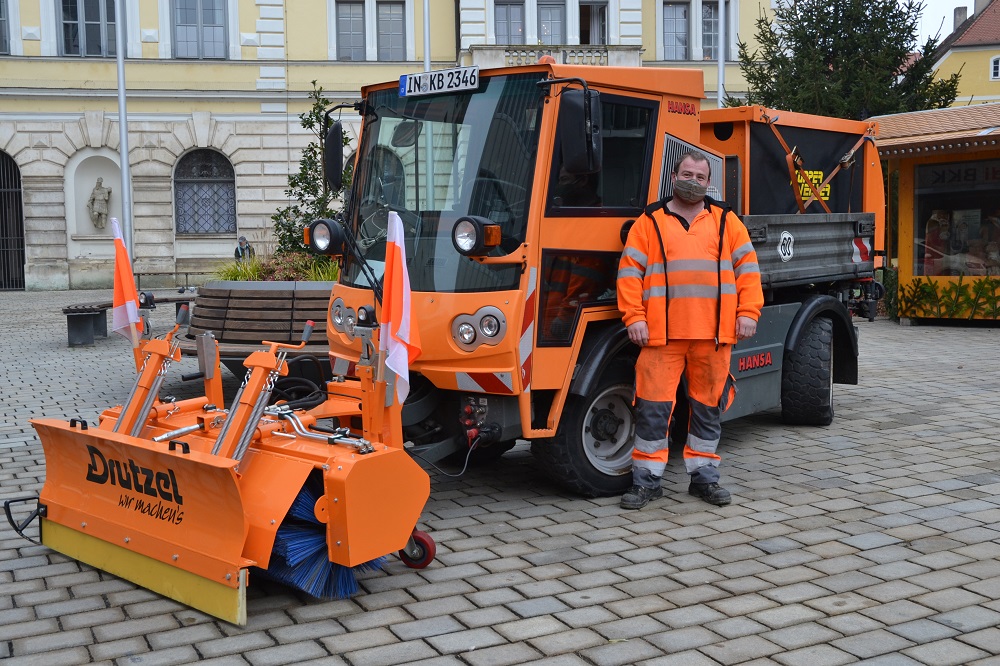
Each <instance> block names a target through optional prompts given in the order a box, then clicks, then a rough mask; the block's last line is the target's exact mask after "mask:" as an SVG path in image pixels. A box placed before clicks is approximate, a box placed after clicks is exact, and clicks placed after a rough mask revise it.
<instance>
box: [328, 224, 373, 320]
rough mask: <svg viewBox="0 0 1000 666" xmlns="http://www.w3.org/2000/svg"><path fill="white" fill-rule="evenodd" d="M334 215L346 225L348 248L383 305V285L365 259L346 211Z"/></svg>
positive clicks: (345, 238)
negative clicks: (346, 219)
mask: <svg viewBox="0 0 1000 666" xmlns="http://www.w3.org/2000/svg"><path fill="white" fill-rule="evenodd" d="M334 217H335V218H336V221H337V223H338V224H340V225H341V226H342V227H344V240H345V241H347V249H348V251H349V252H350V253H351V256H352V257H353V258H354V260H355V261H356V262H358V266H360V267H361V273H362V275H364V276H365V279H366V280H367V281H368V284H369V285H370V286H371V288H372V293H373V294H374V295H375V300H376V301H377V302H378V303H379V305H381V304H382V285H381V284H379V280H378V278H376V277H375V271H374V270H373V269H372V267H371V264H369V263H368V260H367V259H365V257H364V255H363V254H362V253H361V248H360V247H359V246H358V241H357V239H356V238H354V234H352V233H349V229H348V228H347V224H346V222H345V221H344V212H343V211H337V213H336V215H335V216H334Z"/></svg>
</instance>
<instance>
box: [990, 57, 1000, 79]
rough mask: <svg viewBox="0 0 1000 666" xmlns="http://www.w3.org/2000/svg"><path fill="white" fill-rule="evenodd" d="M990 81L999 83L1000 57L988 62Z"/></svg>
mask: <svg viewBox="0 0 1000 666" xmlns="http://www.w3.org/2000/svg"><path fill="white" fill-rule="evenodd" d="M990 81H1000V56H997V57H995V58H993V59H992V60H990Z"/></svg>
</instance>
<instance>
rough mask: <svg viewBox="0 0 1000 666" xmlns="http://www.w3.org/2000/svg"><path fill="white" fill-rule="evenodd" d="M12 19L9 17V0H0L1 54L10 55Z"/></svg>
mask: <svg viewBox="0 0 1000 666" xmlns="http://www.w3.org/2000/svg"><path fill="white" fill-rule="evenodd" d="M9 33H10V20H9V19H8V18H7V1H6V0H0V54H3V55H10V34H9Z"/></svg>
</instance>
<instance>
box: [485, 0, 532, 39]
mask: <svg viewBox="0 0 1000 666" xmlns="http://www.w3.org/2000/svg"><path fill="white" fill-rule="evenodd" d="M525 5H526V3H525V2H524V0H519V1H518V0H511V1H509V2H494V3H493V9H492V16H493V30H492V32H493V37H494V40H493V43H495V44H501V41H500V36H499V35H498V34H497V31H496V27H497V24H498V21H497V20H496V16H497V12H498V11H499V9H500V8H501V7H505V8H507V11H508V14H507V21H506V23H507V31H508V33H509V32H510V14H509V11H510V8H511V7H517V8H519V9H520V10H521V28H522V30H521V41H520V42H504V44H513V45H515V46H521V45H525V46H526V45H527V43H528V18H527V15H526V14H527V8H526V6H525Z"/></svg>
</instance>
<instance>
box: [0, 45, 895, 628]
mask: <svg viewBox="0 0 1000 666" xmlns="http://www.w3.org/2000/svg"><path fill="white" fill-rule="evenodd" d="M701 81H702V73H701V72H700V71H685V70H675V69H658V68H636V69H627V68H615V67H581V66H563V65H557V64H539V65H533V66H528V67H519V68H508V69H496V70H489V71H479V70H478V68H475V67H471V68H458V69H454V70H447V71H439V72H428V73H419V74H414V75H409V76H404V77H403V78H402V79H401V80H400V81H399V83H398V84H397V83H396V82H393V83H387V84H384V85H376V86H371V87H368V88H365V89H364V90H363V94H362V99H361V101H360V102H359V103H358V104H356V105H352V106H355V107H356V108H357V110H358V111H359V112H360V114H361V117H362V131H361V135H360V143H359V146H358V151H357V158H356V162H355V177H354V179H353V182H352V186H351V191H350V196H349V197H348V198H347V201H346V205H345V208H344V210H343V212H342V214H341V216H340V218H339V219H337V220H320V221H317V222H314V223H313V224H312V225H310V227H309V228H308V233H307V236H308V242H309V244H310V245H311V246H312V247H313V248H314V249H316V250H317V251H321V252H325V253H328V254H339V255H341V256H342V257H343V264H342V274H341V277H340V280H339V282H338V283H337V284H336V285H335V287H334V288H333V291H332V294H331V299H330V305H329V313H328V318H327V322H326V326H327V329H328V330H327V337H328V339H329V341H330V361H331V366H332V371H333V378H332V380H331V381H329V382H328V383H327V384H326V386H325V387H324V389H323V390H322V391H319V392H317V394H315V395H308V396H303V397H301V398H296V399H286V400H280V401H274V400H273V399H272V396H273V394H274V388H275V384H276V382H277V381H278V380H279V379H280V378H281V377H284V376H286V375H287V374H288V363H287V355H288V354H289V353H290V352H291V351H292V350H294V349H298V348H300V347H301V346H302V345H303V344H305V340H306V339H307V337H308V333H309V331H308V330H307V331H305V332H304V334H303V342H302V343H299V344H296V343H292V342H289V341H281V342H268V341H264V342H263V343H262V344H261V349H260V350H259V351H256V352H254V353H252V354H251V355H250V356H249V357H248V358H247V359H246V361H245V362H244V365H245V366H246V377H245V379H244V380H243V383H242V386H241V388H240V389H239V391H238V393H237V395H236V396H235V398H234V399H233V401H232V403H231V404H230V405H229V406H228V407H226V406H225V405H224V404H223V393H222V385H221V379H220V365H219V346H218V343H217V341H216V340H215V338H214V336H213V335H212V333H211V332H205V333H202V334H200V335H198V336H197V344H196V351H197V355H198V360H199V372H198V373H196V376H195V377H183V378H185V379H200V380H202V381H203V382H204V395H203V396H201V397H198V398H189V399H186V400H172V399H170V398H169V397H167V396H161V395H160V392H161V387H162V385H163V380H164V377H165V375H166V374H167V373H168V372H169V371H170V369H171V366H172V365H173V364H174V363H175V362H176V361H177V360H178V359H179V358H180V353H181V352H180V348H179V339H178V338H179V336H178V335H177V333H178V331H179V330H180V328H181V327H182V325H183V324H184V318H183V316H182V317H181V319H179V321H178V323H177V325H176V326H175V327H174V328H173V329H172V330H171V331H170V332H168V333H167V334H166V335H165V336H163V337H162V339H155V340H148V341H146V342H145V343H144V345H143V347H142V349H141V351H140V352H139V353H138V354H137V374H136V381H135V384H134V385H133V388H132V391H131V393H130V394H129V395H128V396H127V397H125V398H124V400H123V402H122V404H120V405H116V406H113V407H110V408H109V409H107V410H105V411H104V412H103V413H102V414H100V416H99V418H98V422H97V423H96V424H95V423H91V422H89V421H87V420H85V419H81V418H76V419H72V420H70V421H68V422H65V421H61V420H57V419H36V420H34V421H33V422H32V423H33V425H34V426H35V429H36V430H37V432H38V436H39V439H40V440H41V443H42V446H43V448H44V452H45V465H46V480H45V485H44V487H43V488H42V491H41V493H40V494H39V496H38V497H37V498H35V497H31V498H11V499H8V500H6V501H5V502H4V508H5V511H6V514H7V518H8V520H9V522H10V523H11V524H12V525H13V526H14V529H15V530H16V531H17V532H18V533H19V534H22V535H23V536H28V533H27V532H26V530H27V528H28V527H29V526H30V525H31V524H32V522H33V521H34V520H36V519H37V520H38V530H39V537H40V538H39V540H40V542H41V543H42V544H44V545H46V546H49V547H51V548H53V549H55V550H57V551H59V552H62V553H65V554H67V555H69V556H71V557H74V558H76V559H78V560H81V561H83V562H86V563H89V564H91V565H93V566H95V567H98V568H101V569H104V570H106V571H109V572H111V573H114V574H116V575H119V576H121V577H123V578H127V579H129V580H132V581H134V582H136V583H138V584H140V585H143V586H145V587H148V588H150V589H152V590H155V591H157V592H159V593H161V594H163V595H165V596H168V597H171V598H173V599H177V600H179V601H182V602H184V603H187V604H189V605H192V606H194V607H196V608H199V609H202V610H204V611H205V612H207V613H211V614H213V615H215V616H217V617H220V618H223V619H226V620H228V621H230V622H234V623H237V624H242V623H245V622H246V597H245V595H246V586H247V584H248V581H249V580H250V578H251V577H256V576H257V575H258V574H260V575H264V576H268V577H270V578H274V579H277V580H279V581H281V582H283V583H286V584H288V585H291V586H294V587H296V588H298V589H301V590H303V591H305V592H307V593H309V594H311V595H314V596H319V597H335V596H343V595H346V594H350V593H351V589H352V586H351V583H353V582H354V581H353V578H352V576H353V572H354V571H355V570H357V569H358V568H368V567H373V566H377V565H378V562H379V561H380V560H381V558H382V557H384V556H385V555H387V554H390V553H393V552H398V554H399V556H400V558H402V560H403V561H404V563H406V564H407V565H408V566H411V567H423V566H426V565H427V564H428V563H429V562H430V561H431V560H432V559H433V557H434V553H435V546H434V542H433V540H432V539H431V538H430V536H428V535H427V534H425V533H423V532H421V531H419V530H417V529H415V526H416V523H417V521H418V519H419V517H420V514H421V512H422V511H423V508H424V504H425V502H426V500H427V498H428V496H429V492H430V483H429V478H428V475H427V474H426V472H425V471H424V470H423V469H422V468H421V467H420V466H418V465H417V463H416V462H415V461H414V459H413V455H414V454H415V455H420V456H421V457H422V458H424V459H425V460H430V461H435V460H439V459H441V458H444V457H446V456H448V455H452V454H458V456H459V458H460V459H461V458H462V457H465V458H466V459H468V458H470V457H472V456H475V457H478V458H482V459H484V460H485V461H489V459H491V458H493V457H495V456H498V455H500V454H502V453H503V452H505V451H507V450H508V449H509V448H510V447H512V446H513V445H514V443H515V441H516V440H518V439H529V440H531V447H532V451H533V453H534V454H535V456H537V458H538V460H539V462H540V463H541V464H542V465H543V466H544V467H545V468H546V469H547V470H548V471H549V472H550V473H551V475H552V477H553V478H554V479H555V480H557V481H558V482H560V483H562V484H563V485H565V486H566V487H568V488H570V489H572V490H574V491H575V492H578V493H582V494H585V495H605V494H611V493H620V492H621V491H622V490H623V489H624V488H625V487H626V486H627V485H629V483H630V480H631V476H630V468H631V449H632V438H633V429H634V418H633V414H632V392H633V388H632V387H633V365H634V361H635V358H636V355H637V353H638V349H637V348H636V347H635V346H633V345H632V344H631V343H629V341H628V337H627V335H626V332H625V328H624V326H623V325H622V322H621V319H620V313H619V312H618V309H617V305H616V298H615V277H616V271H617V263H618V257H619V255H620V253H621V251H622V248H623V242H624V238H625V236H626V233H627V230H628V228H629V226H630V225H631V224H632V223H633V222H634V221H635V220H636V218H637V217H638V216H639V215H641V214H642V213H643V207H644V206H645V205H646V204H647V203H648V202H650V201H655V200H658V199H660V198H662V197H664V196H666V195H669V194H670V178H669V173H670V170H671V167H672V165H673V164H674V162H675V161H676V160H677V158H678V156H679V155H681V154H682V153H683V152H684V151H686V150H689V149H691V148H697V149H699V150H701V151H703V152H704V153H706V154H707V155H708V156H709V160H710V162H711V164H712V188H713V189H712V190H710V193H711V194H712V195H713V196H716V197H717V198H719V199H725V200H726V201H728V202H729V203H730V205H732V207H733V208H734V210H735V211H736V212H737V213H739V214H741V215H742V216H743V219H744V220H745V222H746V224H747V226H748V228H749V230H750V234H751V238H752V239H753V241H754V244H755V247H756V250H757V256H758V260H759V262H760V268H761V274H762V279H763V284H764V289H765V295H766V299H767V303H766V305H765V307H764V310H763V314H762V317H761V320H760V326H759V329H758V333H757V335H756V337H754V338H753V339H752V340H749V341H744V342H742V343H740V344H739V345H737V346H736V348H735V350H734V353H733V355H732V363H733V366H732V370H733V374H734V375H735V376H736V377H737V378H738V385H739V394H738V397H737V398H736V401H735V403H734V404H733V406H732V407H731V408H730V409H729V411H728V412H727V413H726V416H727V417H728V418H732V417H735V416H741V415H745V414H750V413H753V412H756V411H760V410H764V409H771V408H775V407H780V408H781V410H782V414H783V415H784V417H785V418H786V420H788V421H790V422H794V423H820V424H822V423H829V421H830V419H831V418H832V416H833V403H832V394H831V392H832V385H833V383H834V382H844V383H856V382H857V380H858V364H857V353H858V339H857V331H856V327H855V324H854V316H855V315H857V314H861V315H864V316H868V317H871V316H873V314H874V307H875V302H876V301H877V299H878V298H879V296H880V295H881V292H882V290H881V287H880V286H879V285H878V284H877V283H876V282H875V281H874V276H873V273H874V253H875V248H874V247H873V245H872V243H873V241H874V239H875V238H877V237H880V235H879V234H878V233H877V228H878V227H879V226H880V224H881V218H880V215H881V211H882V176H881V172H880V167H879V162H878V159H877V156H876V152H875V147H874V143H873V139H874V133H875V129H876V128H875V127H874V126H872V125H871V124H869V123H865V122H851V121H843V120H835V119H829V118H816V117H810V116H802V115H797V114H791V113H784V112H777V111H773V110H769V109H763V108H758V107H747V108H736V109H724V110H720V111H712V112H707V111H702V110H701V109H700V102H701V97H702V83H701ZM341 131H342V130H341V128H340V126H339V124H338V123H334V124H333V125H332V127H331V128H330V134H329V135H328V137H332V140H328V141H326V151H325V162H326V172H327V174H332V175H334V177H333V178H328V180H332V181H339V179H340V173H341V171H342V165H343V152H342V151H343V146H342V143H341V136H342V134H341ZM397 215H398V217H399V219H400V223H401V224H400V225H399V226H402V227H403V240H402V245H403V248H404V249H405V256H406V266H407V273H408V277H409V283H410V287H411V289H412V296H411V302H410V308H411V319H410V324H411V326H412V327H413V328H416V329H418V331H419V337H420V340H421V343H422V344H421V346H422V353H421V355H420V356H419V358H417V359H416V361H415V363H413V364H412V366H411V367H410V377H409V380H410V385H411V388H410V392H409V395H408V397H407V398H406V400H405V403H404V404H402V405H400V404H399V401H398V399H397V398H396V397H395V396H396V395H397V394H396V390H395V388H396V387H395V386H394V375H393V374H392V373H390V372H387V371H386V368H385V365H386V359H385V358H384V357H383V355H382V354H381V353H380V352H379V349H381V345H380V340H379V330H380V329H379V320H380V319H382V318H383V316H384V314H385V313H384V312H383V310H382V307H381V302H382V291H383V285H382V281H383V280H382V278H383V273H384V272H385V268H386V256H387V255H386V248H387V235H388V232H389V221H390V219H391V220H393V221H395V219H396V216H397ZM397 228H398V226H396V225H394V226H393V229H397ZM394 233H395V232H394ZM394 247H397V248H398V245H394ZM401 254H402V253H400V252H399V251H396V252H393V253H392V254H391V256H392V257H400V256H401ZM398 261H399V260H398V259H397V262H398ZM391 265H392V266H394V267H395V266H397V263H393V264H391ZM391 272H392V274H394V275H395V274H397V272H396V269H395V268H393V269H392V271H391ZM391 293H393V294H395V293H396V291H395V290H393V292H391ZM390 309H391V308H390ZM394 367H395V366H394ZM272 403H273V404H272ZM36 499H37V503H36V506H35V508H34V510H33V511H32V512H31V513H30V515H28V516H27V517H22V516H21V515H18V516H17V517H15V515H14V514H15V512H16V505H17V504H18V503H22V502H30V501H33V500H36Z"/></svg>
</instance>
